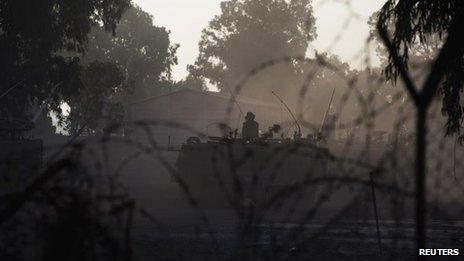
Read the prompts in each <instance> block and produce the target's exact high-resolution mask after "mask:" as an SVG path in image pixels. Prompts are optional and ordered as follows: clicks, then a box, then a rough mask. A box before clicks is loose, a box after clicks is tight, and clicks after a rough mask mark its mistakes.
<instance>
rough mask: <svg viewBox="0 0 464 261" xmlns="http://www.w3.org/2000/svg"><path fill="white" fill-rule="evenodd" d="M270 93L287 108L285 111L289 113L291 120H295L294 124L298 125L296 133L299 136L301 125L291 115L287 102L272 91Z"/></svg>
mask: <svg viewBox="0 0 464 261" xmlns="http://www.w3.org/2000/svg"><path fill="white" fill-rule="evenodd" d="M271 92H272V94H274V96H275V97H276V98H277V99H278V100H279V101H280V103H282V104H283V105H284V106H285V108H286V109H287V111H288V112H289V113H290V116H292V118H293V120H294V121H295V124H296V126H297V127H298V135H299V136H301V126H300V124H299V123H298V121H297V120H296V118H295V115H293V113H292V111H291V110H290V108H289V107H288V106H287V104H285V102H284V101H283V100H282V99H281V98H280V97H279V96H278V95H277V94H276V93H275V92H274V91H271Z"/></svg>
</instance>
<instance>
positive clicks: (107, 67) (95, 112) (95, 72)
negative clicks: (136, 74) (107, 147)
mask: <svg viewBox="0 0 464 261" xmlns="http://www.w3.org/2000/svg"><path fill="white" fill-rule="evenodd" d="M80 77H81V79H82V81H83V84H82V86H81V89H79V95H75V96H73V97H71V98H69V99H67V100H65V102H66V103H67V104H68V105H69V107H70V108H71V110H70V114H69V116H68V121H67V123H68V130H69V132H70V133H71V135H77V134H80V133H84V132H86V133H88V134H91V133H95V132H101V131H102V130H103V129H104V128H105V127H107V126H110V125H112V124H121V122H122V116H123V111H122V110H121V106H122V105H121V103H120V102H119V97H118V96H119V95H121V94H122V93H123V91H124V87H123V86H122V83H123V81H124V76H123V74H122V71H121V70H120V69H119V68H118V66H117V65H115V64H113V63H101V62H93V63H91V64H89V65H87V66H85V67H83V69H82V71H81V76H80Z"/></svg>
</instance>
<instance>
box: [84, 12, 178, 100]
mask: <svg viewBox="0 0 464 261" xmlns="http://www.w3.org/2000/svg"><path fill="white" fill-rule="evenodd" d="M169 34H170V32H169V31H168V30H166V28H164V27H157V26H155V25H153V17H152V16H151V15H150V14H148V13H146V12H144V11H143V10H142V9H141V8H140V7H137V6H135V7H131V8H129V9H128V10H127V11H126V12H125V13H124V14H123V16H122V18H121V20H120V22H119V23H118V25H117V27H116V30H115V34H114V35H111V34H109V33H107V32H106V31H105V28H104V27H103V26H95V27H93V28H92V31H91V33H90V35H89V44H88V47H87V48H86V52H85V55H84V56H83V61H84V62H85V63H91V62H94V61H99V62H111V63H114V64H116V65H118V66H119V67H120V68H121V69H122V71H123V74H124V76H125V78H126V80H127V82H126V83H125V84H126V85H127V87H128V88H127V90H128V91H129V93H127V94H131V95H130V97H126V98H127V100H136V99H142V98H146V97H147V96H153V95H158V94H160V93H162V92H163V91H165V90H163V87H166V82H170V81H171V67H172V66H173V65H175V64H177V57H176V55H175V54H176V50H177V48H178V45H172V44H171V43H170V39H169Z"/></svg>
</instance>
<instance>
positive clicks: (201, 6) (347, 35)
mask: <svg viewBox="0 0 464 261" xmlns="http://www.w3.org/2000/svg"><path fill="white" fill-rule="evenodd" d="M133 1H134V3H136V4H137V5H139V6H140V7H142V9H143V10H145V11H147V12H149V13H150V14H152V15H153V18H154V23H155V25H157V26H164V27H166V28H167V29H168V30H170V31H171V42H173V43H179V44H180V48H179V50H178V52H177V56H178V58H179V64H178V65H177V66H176V67H174V69H173V77H174V79H176V80H179V79H182V78H183V77H185V76H186V75H187V69H186V66H187V64H191V63H194V61H195V58H196V57H197V54H198V41H199V40H200V36H201V30H202V29H203V28H205V27H206V26H207V25H208V22H209V21H210V20H211V19H212V18H213V17H214V16H215V15H217V14H219V11H220V9H219V3H220V2H221V1H222V0H133ZM383 2H385V0H351V1H350V0H313V7H314V15H315V17H316V27H317V34H318V37H317V39H316V40H315V41H314V42H312V43H311V50H310V51H313V50H314V49H316V50H318V51H319V52H321V51H328V50H330V52H331V53H334V54H336V55H338V56H340V58H341V59H342V60H343V61H346V62H350V64H351V65H352V66H353V67H356V68H359V67H361V66H362V64H363V62H362V61H363V60H364V59H363V58H359V53H361V52H363V50H365V43H366V38H367V36H368V33H369V28H368V26H367V20H368V18H369V16H370V15H371V14H372V13H373V12H374V11H376V10H378V9H379V8H380V7H381V6H382V3H383ZM347 3H349V4H350V6H351V7H348V6H347ZM353 12H354V13H355V14H354V15H353ZM350 17H351V20H348V18H350ZM347 21H349V25H348V27H346V30H342V29H343V28H345V26H344V25H345V24H346V23H347ZM339 36H341V37H340V38H339ZM335 39H338V40H337V41H336V44H332V43H333V42H334V40H335Z"/></svg>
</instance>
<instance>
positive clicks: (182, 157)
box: [177, 137, 328, 206]
mask: <svg viewBox="0 0 464 261" xmlns="http://www.w3.org/2000/svg"><path fill="white" fill-rule="evenodd" d="M327 154H328V153H327V149H326V148H322V147H318V146H317V145H316V144H315V143H314V142H312V141H311V140H310V139H296V140H288V139H265V138H262V139H259V140H256V141H251V142H250V141H245V140H242V139H239V138H218V137H209V140H208V141H206V142H201V141H200V139H199V138H196V137H191V138H189V139H188V141H187V142H186V143H185V144H183V145H182V147H181V151H180V153H179V157H178V160H177V168H178V171H179V175H180V178H181V179H182V181H183V182H185V184H186V185H187V186H188V187H189V189H190V191H191V193H192V195H193V196H194V197H195V198H196V199H197V200H198V201H199V202H200V204H203V205H204V206H227V205H232V206H233V205H234V204H242V205H243V204H245V205H246V204H256V205H260V206H265V205H269V204H270V203H272V201H273V200H278V197H279V195H280V196H282V197H285V196H292V195H287V194H286V193H285V191H286V189H290V188H291V187H292V186H298V184H303V183H304V182H305V181H308V180H310V179H311V178H314V177H317V176H320V175H324V174H325V173H326V171H327ZM289 192H290V194H291V193H292V191H289ZM301 192H304V194H305V195H304V197H305V199H306V201H308V200H309V201H312V200H313V199H314V196H315V194H316V193H317V188H316V186H312V187H308V190H307V191H301ZM293 196H294V195H293Z"/></svg>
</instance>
